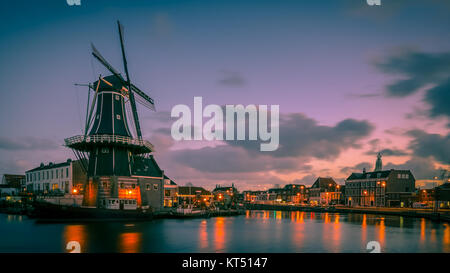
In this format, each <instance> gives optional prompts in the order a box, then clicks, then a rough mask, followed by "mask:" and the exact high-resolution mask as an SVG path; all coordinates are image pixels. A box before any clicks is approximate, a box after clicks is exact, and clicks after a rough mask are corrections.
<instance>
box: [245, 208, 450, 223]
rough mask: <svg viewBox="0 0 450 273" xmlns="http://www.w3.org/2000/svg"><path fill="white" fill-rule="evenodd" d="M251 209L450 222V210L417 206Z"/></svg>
mask: <svg viewBox="0 0 450 273" xmlns="http://www.w3.org/2000/svg"><path fill="white" fill-rule="evenodd" d="M245 207H246V209H249V210H280V211H306V212H332V213H358V214H380V215H396V216H405V217H416V218H426V219H430V220H433V221H445V222H450V210H439V211H437V212H435V211H433V210H432V209H415V208H380V207H376V208H374V207H343V206H337V207H311V206H292V205H270V204H246V206H245Z"/></svg>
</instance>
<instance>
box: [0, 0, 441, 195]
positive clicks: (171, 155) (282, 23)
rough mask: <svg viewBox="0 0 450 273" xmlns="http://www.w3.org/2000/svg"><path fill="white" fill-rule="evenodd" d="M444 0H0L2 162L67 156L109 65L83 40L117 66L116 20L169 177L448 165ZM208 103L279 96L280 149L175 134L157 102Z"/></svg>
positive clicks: (335, 173)
mask: <svg viewBox="0 0 450 273" xmlns="http://www.w3.org/2000/svg"><path fill="white" fill-rule="evenodd" d="M449 14H450V1H447V0H433V1H430V0H390V1H388V0H382V5H381V6H376V7H375V6H374V7H371V6H368V5H367V4H366V1H365V0H342V1H325V0H323V1H300V0H297V1H285V0H283V1H280V0H273V1H264V0H258V1H245V0H240V1H233V0H227V1H220V0H217V1H191V0H183V1H143V0H142V1H125V0H115V1H106V0H95V1H94V0H81V6H69V5H67V3H66V0H52V1H24V0H18V1H10V2H8V4H7V5H3V6H2V9H1V10H0V18H1V19H0V20H1V21H2V24H1V25H0V32H1V36H0V60H1V63H0V82H1V83H2V95H1V104H0V125H1V127H0V128H1V131H0V175H2V174H3V173H24V172H25V171H26V170H28V169H31V168H34V167H37V166H38V165H39V164H40V163H41V162H44V163H46V164H47V163H48V162H50V161H51V162H60V161H65V160H66V159H67V158H69V157H70V158H74V155H73V153H72V152H71V151H70V149H68V148H66V147H63V146H62V145H63V143H64V138H67V137H70V136H74V135H77V134H81V132H82V131H81V128H82V127H83V126H84V125H83V122H84V117H85V111H86V110H85V109H86V101H87V89H86V88H84V87H76V86H74V83H88V82H93V81H95V80H96V78H98V76H99V74H102V75H108V74H109V73H107V71H106V70H105V69H104V68H103V67H102V66H101V65H100V64H99V63H98V62H97V61H96V60H95V59H94V58H93V57H92V56H91V55H90V43H91V42H93V43H94V44H95V45H96V47H97V49H98V50H99V51H100V52H101V53H102V55H103V56H104V57H105V58H106V59H107V60H108V61H109V62H110V63H111V64H112V65H113V66H114V67H116V68H117V69H118V70H120V71H123V66H122V61H121V53H120V44H119V39H118V33H117V26H116V20H120V21H121V23H122V24H123V25H124V28H125V44H126V51H127V57H128V63H129V70H130V74H131V79H132V81H133V83H134V84H135V85H137V86H139V87H140V88H141V89H142V90H144V91H145V92H147V94H149V95H150V96H151V97H152V98H154V99H155V101H156V108H157V112H152V111H150V110H148V109H146V108H144V107H139V106H138V109H139V115H140V120H141V127H142V130H143V133H144V138H145V139H147V140H149V141H150V142H152V143H153V144H154V145H155V147H156V152H155V158H156V160H157V162H158V163H159V165H160V166H161V168H162V169H164V170H165V173H166V174H167V175H168V176H169V177H170V178H172V179H173V180H174V181H175V182H176V183H178V184H180V185H184V184H186V183H187V182H191V183H192V184H194V185H201V186H205V187H206V188H209V189H210V188H212V187H214V186H215V184H223V185H230V184H231V183H235V185H237V186H238V189H239V190H244V189H257V188H259V189H263V188H264V187H266V188H269V187H272V186H273V185H274V184H280V185H283V184H287V183H302V184H307V185H310V184H312V183H313V182H314V180H315V178H317V177H318V176H332V177H333V178H335V180H336V181H338V182H340V183H343V180H344V179H345V178H346V177H348V176H349V175H350V174H351V172H356V171H362V168H363V167H365V168H367V169H368V170H372V169H373V168H374V164H375V160H376V152H378V151H381V152H382V153H383V165H384V168H385V169H391V168H396V169H411V171H412V172H413V174H414V175H415V177H416V179H428V178H431V177H433V176H436V175H439V173H440V171H439V170H440V169H442V168H446V169H449V168H450V134H449V132H450V120H449V117H450V107H449V102H450V33H449V29H450V16H449ZM194 96H202V97H203V103H204V104H205V105H206V104H218V105H226V104H243V105H249V104H255V105H279V106H280V147H279V149H278V150H277V151H274V152H260V151H259V149H255V147H258V148H259V145H257V146H255V145H253V144H252V143H249V142H233V143H231V142H229V143H227V142H218V141H216V142H207V141H197V142H195V141H182V142H178V143H177V142H175V141H174V140H173V139H172V137H171V135H170V130H169V129H170V127H171V125H172V123H173V122H174V121H175V119H171V118H170V111H171V109H172V107H173V106H175V105H177V104H186V105H188V106H190V107H193V98H194Z"/></svg>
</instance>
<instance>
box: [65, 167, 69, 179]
mask: <svg viewBox="0 0 450 273" xmlns="http://www.w3.org/2000/svg"><path fill="white" fill-rule="evenodd" d="M66 177H69V168H66Z"/></svg>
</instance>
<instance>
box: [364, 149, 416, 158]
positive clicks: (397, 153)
mask: <svg viewBox="0 0 450 273" xmlns="http://www.w3.org/2000/svg"><path fill="white" fill-rule="evenodd" d="M378 153H381V154H382V155H383V156H404V155H408V153H407V152H405V151H402V150H399V149H383V150H381V151H368V152H366V154H367V155H376V154H378Z"/></svg>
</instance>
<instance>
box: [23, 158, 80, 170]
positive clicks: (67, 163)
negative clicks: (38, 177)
mask: <svg viewBox="0 0 450 273" xmlns="http://www.w3.org/2000/svg"><path fill="white" fill-rule="evenodd" d="M71 162H72V159H70V158H69V159H67V161H66V162H62V163H53V162H50V163H48V164H47V165H45V164H44V163H41V165H40V166H39V167H36V168H34V169H31V170H28V171H26V173H28V172H34V171H42V170H49V169H53V168H59V167H64V166H70V163H71Z"/></svg>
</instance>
